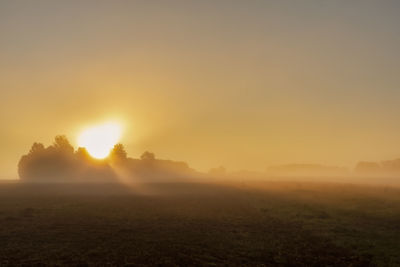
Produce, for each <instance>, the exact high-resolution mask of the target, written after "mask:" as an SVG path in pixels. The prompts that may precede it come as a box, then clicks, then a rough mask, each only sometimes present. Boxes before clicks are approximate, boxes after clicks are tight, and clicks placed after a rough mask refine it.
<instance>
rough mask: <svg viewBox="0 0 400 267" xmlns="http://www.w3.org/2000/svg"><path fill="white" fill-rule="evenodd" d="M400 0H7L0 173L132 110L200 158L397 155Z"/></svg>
mask: <svg viewBox="0 0 400 267" xmlns="http://www.w3.org/2000/svg"><path fill="white" fill-rule="evenodd" d="M399 8H400V4H399V2H398V1H274V2H273V1H218V2H216V1H196V2H195V1H168V2H162V1H160V2H153V3H150V1H63V2H61V1H1V3H0V36H1V39H0V99H1V105H0V146H1V148H2V149H0V178H5V179H12V178H16V177H17V173H16V171H17V168H16V164H17V162H18V160H19V158H20V157H21V155H23V154H24V153H25V152H26V151H27V150H28V149H29V147H30V146H31V144H32V143H33V142H34V141H38V142H42V143H45V144H50V143H51V142H52V140H53V137H54V136H55V135H56V134H66V135H67V136H68V137H69V139H70V140H71V142H72V143H73V145H74V146H77V138H78V136H79V134H80V132H81V131H82V130H83V129H84V128H85V127H87V126H88V125H92V124H98V123H101V122H103V121H107V120H119V121H123V122H124V136H123V137H122V139H121V142H122V143H123V144H124V145H125V147H126V150H127V151H128V152H129V155H132V156H135V157H138V156H139V155H140V154H141V153H142V152H143V151H146V150H149V151H153V152H155V153H156V154H157V155H158V156H160V157H161V158H168V159H176V160H184V161H186V162H188V163H190V166H192V167H194V168H196V169H198V170H208V169H209V168H211V167H215V166H219V165H224V166H225V167H226V168H228V169H230V170H240V169H251V170H265V169H266V168H267V167H268V166H270V165H274V164H288V163H317V164H328V165H337V166H347V167H352V166H354V164H355V163H356V162H357V161H359V160H371V161H377V160H382V159H393V158H396V157H399V156H400V152H399V151H400V143H399V142H398V133H399V130H400V124H399V120H398V114H399V112H400V106H399V101H400V90H399V88H398V86H399V84H400V83H399V81H400V77H399V75H398V70H399V68H400V54H399V53H398V47H400V27H398V26H399V23H400V17H399V16H398V14H399Z"/></svg>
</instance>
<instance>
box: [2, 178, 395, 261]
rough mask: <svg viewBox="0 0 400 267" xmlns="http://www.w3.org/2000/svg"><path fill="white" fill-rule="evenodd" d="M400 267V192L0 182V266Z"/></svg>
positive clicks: (273, 186)
mask: <svg viewBox="0 0 400 267" xmlns="http://www.w3.org/2000/svg"><path fill="white" fill-rule="evenodd" d="M15 265H26V266H32V265H52V266H54V265H68V266H71V265H72V266H76V265H80V266H85V265H96V266H97V265H101V266H104V265H112V266H114V265H122V266H123V265H168V266H170V265H182V266H186V265H226V266H232V265H248V266H260V265H265V266H376V265H377V266H400V190H399V189H396V188H390V187H384V186H381V187H371V186H352V185H334V184H325V185H321V184H319V185H318V184H307V183H277V182H274V183H273V182H270V183H258V184H256V183H252V184H240V185H239V184H237V185H232V186H221V185H206V184H154V185H147V186H144V185H141V186H139V185H135V186H132V187H131V188H119V187H117V186H113V185H23V184H17V183H4V184H0V266H15Z"/></svg>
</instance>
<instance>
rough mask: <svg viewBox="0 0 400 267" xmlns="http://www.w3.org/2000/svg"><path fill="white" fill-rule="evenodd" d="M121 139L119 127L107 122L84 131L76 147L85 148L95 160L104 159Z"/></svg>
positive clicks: (116, 124)
mask: <svg viewBox="0 0 400 267" xmlns="http://www.w3.org/2000/svg"><path fill="white" fill-rule="evenodd" d="M120 137H121V125H120V124H118V123H115V122H108V123H104V124H100V125H95V126H92V127H89V128H87V129H85V130H84V131H83V132H82V133H81V134H80V135H79V137H78V145H79V146H80V147H84V148H86V150H87V151H88V152H89V154H90V155H91V156H92V157H94V158H96V159H104V158H106V157H107V156H108V155H109V154H110V151H111V149H112V148H113V147H114V145H115V144H116V143H118V141H119V139H120Z"/></svg>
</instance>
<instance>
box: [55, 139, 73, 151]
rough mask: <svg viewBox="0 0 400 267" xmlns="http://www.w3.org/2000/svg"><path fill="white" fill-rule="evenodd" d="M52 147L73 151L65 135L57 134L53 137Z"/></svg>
mask: <svg viewBox="0 0 400 267" xmlns="http://www.w3.org/2000/svg"><path fill="white" fill-rule="evenodd" d="M53 147H54V148H55V149H57V150H60V151H65V152H66V153H71V154H72V153H73V152H74V147H73V146H72V145H71V144H70V142H69V141H68V139H67V137H66V136H65V135H57V136H56V137H55V138H54V143H53Z"/></svg>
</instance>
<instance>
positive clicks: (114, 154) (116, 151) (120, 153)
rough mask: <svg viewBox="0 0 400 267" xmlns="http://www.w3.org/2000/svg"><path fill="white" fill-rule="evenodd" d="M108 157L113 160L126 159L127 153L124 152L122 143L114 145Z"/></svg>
mask: <svg viewBox="0 0 400 267" xmlns="http://www.w3.org/2000/svg"><path fill="white" fill-rule="evenodd" d="M110 158H111V160H114V161H115V160H116V161H121V160H126V159H127V158H128V154H127V153H126V150H125V148H124V145H122V144H116V145H114V148H113V149H112V150H111V153H110Z"/></svg>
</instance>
